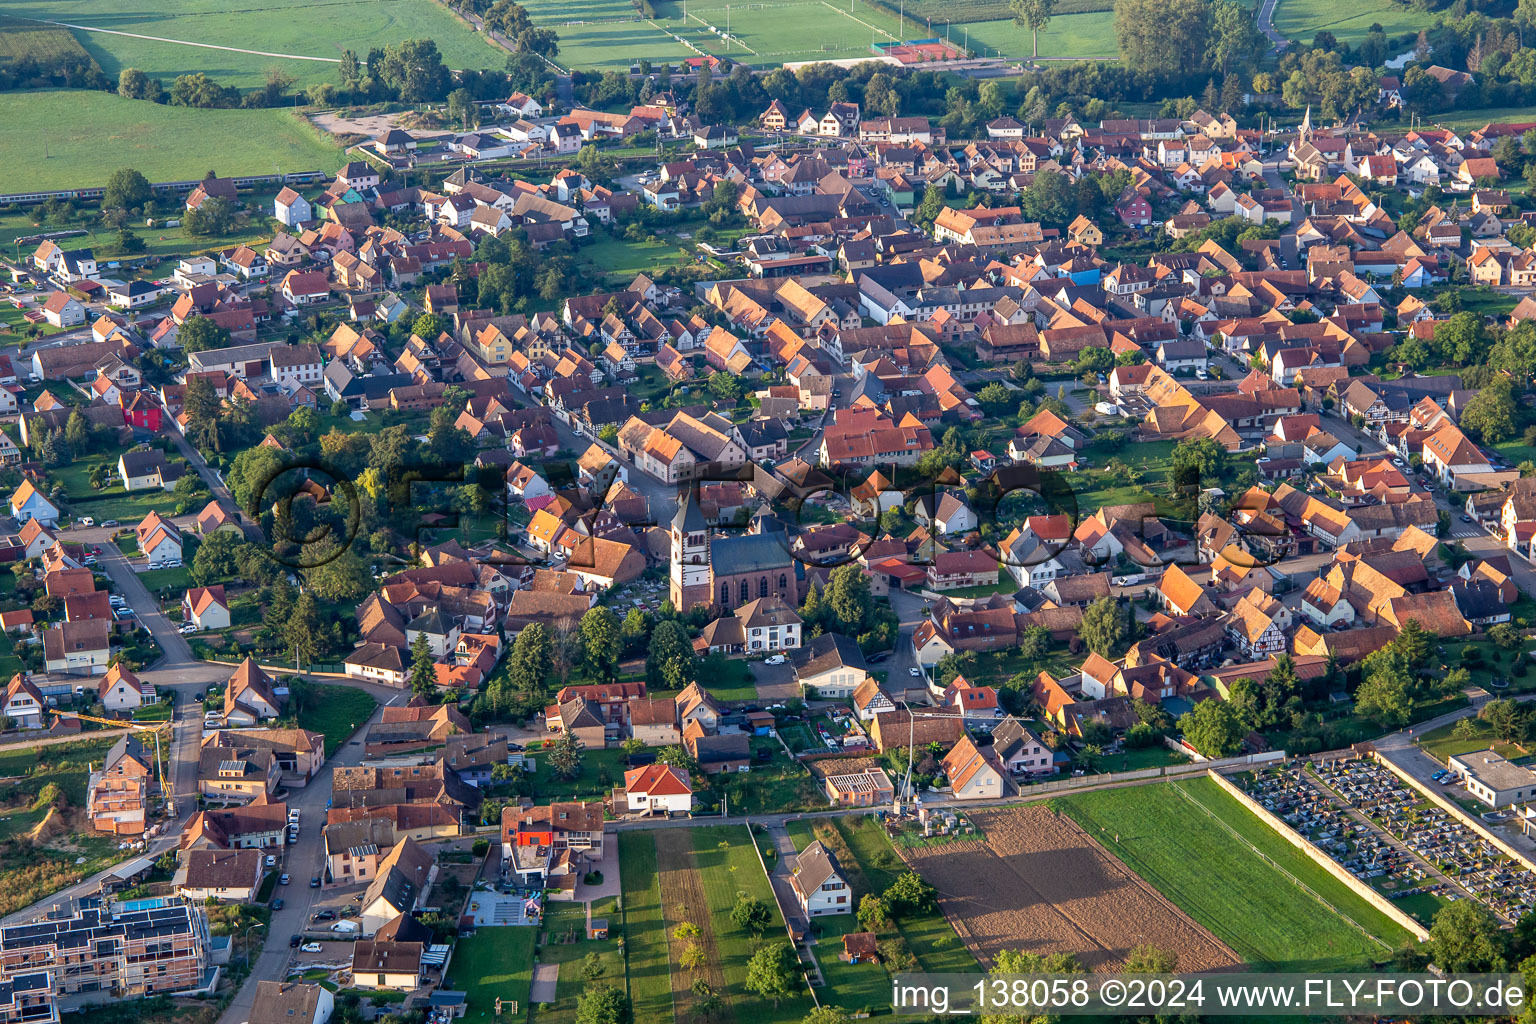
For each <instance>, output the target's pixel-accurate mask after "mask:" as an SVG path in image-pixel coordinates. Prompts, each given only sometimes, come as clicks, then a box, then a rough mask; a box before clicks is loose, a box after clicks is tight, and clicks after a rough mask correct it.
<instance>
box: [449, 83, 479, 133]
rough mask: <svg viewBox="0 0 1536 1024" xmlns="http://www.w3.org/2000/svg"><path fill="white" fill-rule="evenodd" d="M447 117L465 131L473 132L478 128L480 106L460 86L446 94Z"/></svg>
mask: <svg viewBox="0 0 1536 1024" xmlns="http://www.w3.org/2000/svg"><path fill="white" fill-rule="evenodd" d="M448 116H449V117H451V118H452V119H453V120H455V121H457V122H458V123H459V125H460V126H461V127H462V128H463V129H464V130H465V131H473V130H474V129H476V128H478V127H480V104H478V103H476V102H475V98H474V96H472V95H470V92H469V90H468V89H465V88H464V87H462V86H460V87H459V88H457V89H455V90H453V92H450V93H449V94H448Z"/></svg>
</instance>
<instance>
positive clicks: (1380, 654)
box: [1207, 647, 1413, 730]
mask: <svg viewBox="0 0 1536 1024" xmlns="http://www.w3.org/2000/svg"><path fill="white" fill-rule="evenodd" d="M1361 668H1362V672H1363V674H1364V677H1365V678H1364V681H1363V682H1361V684H1360V688H1359V689H1357V690H1356V691H1355V710H1356V711H1358V712H1359V713H1360V714H1362V715H1364V716H1365V717H1366V718H1369V719H1370V720H1371V721H1373V722H1375V723H1376V724H1377V725H1379V726H1381V727H1382V728H1384V729H1389V730H1390V729H1401V728H1402V727H1403V726H1405V725H1407V724H1408V723H1409V722H1410V721H1411V720H1412V718H1413V696H1412V686H1413V674H1412V669H1411V668H1410V667H1409V665H1408V663H1407V659H1405V658H1404V657H1403V655H1402V654H1401V653H1400V652H1398V651H1395V650H1393V649H1392V648H1390V647H1388V648H1383V649H1381V650H1379V651H1373V652H1371V653H1370V654H1369V655H1367V656H1366V658H1365V660H1364V661H1363V662H1361ZM1207 703H1208V702H1207Z"/></svg>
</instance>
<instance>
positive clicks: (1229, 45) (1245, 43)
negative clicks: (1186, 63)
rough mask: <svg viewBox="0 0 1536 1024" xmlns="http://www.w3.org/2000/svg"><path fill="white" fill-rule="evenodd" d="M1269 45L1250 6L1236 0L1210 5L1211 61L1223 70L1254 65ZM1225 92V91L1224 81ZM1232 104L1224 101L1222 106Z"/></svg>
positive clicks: (1220, 0)
mask: <svg viewBox="0 0 1536 1024" xmlns="http://www.w3.org/2000/svg"><path fill="white" fill-rule="evenodd" d="M1266 44H1267V40H1266V39H1265V38H1264V33H1262V32H1260V31H1259V30H1258V26H1257V25H1255V24H1254V20H1253V12H1252V10H1251V9H1250V8H1248V7H1246V6H1244V5H1243V4H1240V3H1237V2H1236V0H1217V2H1216V3H1215V4H1213V5H1212V6H1211V53H1210V58H1211V64H1212V65H1213V66H1215V67H1216V68H1218V69H1220V70H1221V71H1222V72H1223V73H1226V72H1228V71H1231V70H1232V69H1233V68H1236V67H1241V66H1245V65H1248V64H1251V63H1252V62H1253V61H1254V60H1255V59H1256V58H1257V57H1259V55H1260V54H1262V53H1263V52H1264V47H1265V46H1266ZM1222 92H1223V94H1225V93H1226V86H1225V84H1223V86H1222ZM1239 95H1240V92H1239ZM1233 105H1234V104H1225V103H1224V104H1223V108H1224V109H1225V108H1226V107H1229V106H1233Z"/></svg>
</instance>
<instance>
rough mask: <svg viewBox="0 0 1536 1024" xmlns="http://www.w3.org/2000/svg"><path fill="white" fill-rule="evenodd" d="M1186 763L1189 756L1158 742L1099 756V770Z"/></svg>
mask: <svg viewBox="0 0 1536 1024" xmlns="http://www.w3.org/2000/svg"><path fill="white" fill-rule="evenodd" d="M1188 763H1189V758H1187V757H1185V756H1184V755H1183V754H1181V753H1179V752H1178V751H1177V750H1169V749H1168V748H1167V747H1165V746H1163V745H1162V744H1161V743H1159V744H1157V745H1156V746H1152V747H1141V748H1140V749H1137V750H1127V751H1126V752H1125V753H1123V754H1106V755H1104V756H1103V757H1101V758H1099V771H1101V772H1134V771H1139V770H1140V769H1142V768H1162V767H1164V766H1165V765H1170V764H1188Z"/></svg>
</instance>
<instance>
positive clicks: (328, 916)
mask: <svg viewBox="0 0 1536 1024" xmlns="http://www.w3.org/2000/svg"><path fill="white" fill-rule="evenodd" d="M310 920H311V921H334V920H336V911H334V910H332V909H330V908H329V907H327V908H326V909H324V910H317V911H315V915H314V916H313V917H311V918H310Z"/></svg>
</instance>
